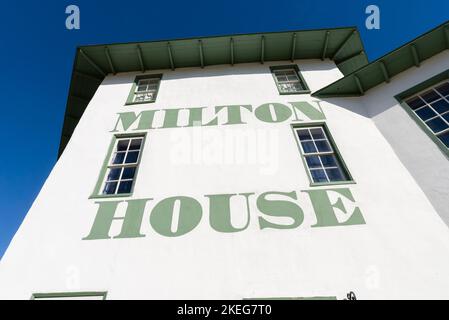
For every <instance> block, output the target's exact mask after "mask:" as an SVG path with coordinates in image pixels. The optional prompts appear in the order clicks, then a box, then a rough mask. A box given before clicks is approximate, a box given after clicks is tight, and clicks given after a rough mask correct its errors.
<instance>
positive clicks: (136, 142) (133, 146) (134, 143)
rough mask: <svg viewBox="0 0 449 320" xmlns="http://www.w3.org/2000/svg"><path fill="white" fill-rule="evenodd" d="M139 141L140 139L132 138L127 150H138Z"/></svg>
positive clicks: (140, 141)
mask: <svg viewBox="0 0 449 320" xmlns="http://www.w3.org/2000/svg"><path fill="white" fill-rule="evenodd" d="M141 143H142V139H132V140H131V145H130V146H129V150H139V149H140V145H141Z"/></svg>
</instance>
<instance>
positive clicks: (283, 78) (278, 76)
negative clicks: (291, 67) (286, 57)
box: [276, 74, 287, 82]
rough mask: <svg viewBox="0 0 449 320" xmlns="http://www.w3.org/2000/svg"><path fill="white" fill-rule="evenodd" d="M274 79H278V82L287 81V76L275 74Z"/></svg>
mask: <svg viewBox="0 0 449 320" xmlns="http://www.w3.org/2000/svg"><path fill="white" fill-rule="evenodd" d="M276 79H277V80H278V82H285V81H287V77H286V76H285V75H283V74H277V75H276Z"/></svg>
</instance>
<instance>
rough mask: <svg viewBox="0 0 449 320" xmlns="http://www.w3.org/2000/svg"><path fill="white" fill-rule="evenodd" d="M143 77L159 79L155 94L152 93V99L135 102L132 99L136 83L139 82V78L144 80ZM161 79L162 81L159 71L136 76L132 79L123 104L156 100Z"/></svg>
mask: <svg viewBox="0 0 449 320" xmlns="http://www.w3.org/2000/svg"><path fill="white" fill-rule="evenodd" d="M145 79H159V82H158V84H157V89H156V94H155V95H154V98H153V99H152V100H148V101H139V102H135V101H134V95H135V92H136V87H137V84H138V83H139V81H140V80H145ZM161 81H162V74H161V73H158V74H145V75H140V76H136V77H135V78H134V81H133V83H132V85H131V89H130V91H129V95H128V99H126V103H125V105H133V104H144V103H153V102H156V99H157V95H158V93H159V88H160V86H161Z"/></svg>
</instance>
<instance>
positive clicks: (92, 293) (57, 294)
mask: <svg viewBox="0 0 449 320" xmlns="http://www.w3.org/2000/svg"><path fill="white" fill-rule="evenodd" d="M107 294H108V293H107V291H84V292H51V293H33V294H32V295H31V299H30V300H39V299H43V300H44V299H52V298H67V299H69V298H83V297H84V298H87V297H100V298H102V299H101V300H106V297H107Z"/></svg>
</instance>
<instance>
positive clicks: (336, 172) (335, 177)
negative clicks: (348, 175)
mask: <svg viewBox="0 0 449 320" xmlns="http://www.w3.org/2000/svg"><path fill="white" fill-rule="evenodd" d="M326 173H327V176H328V177H329V180H330V181H343V180H345V177H344V176H343V174H342V173H341V171H340V169H337V168H336V169H326Z"/></svg>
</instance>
